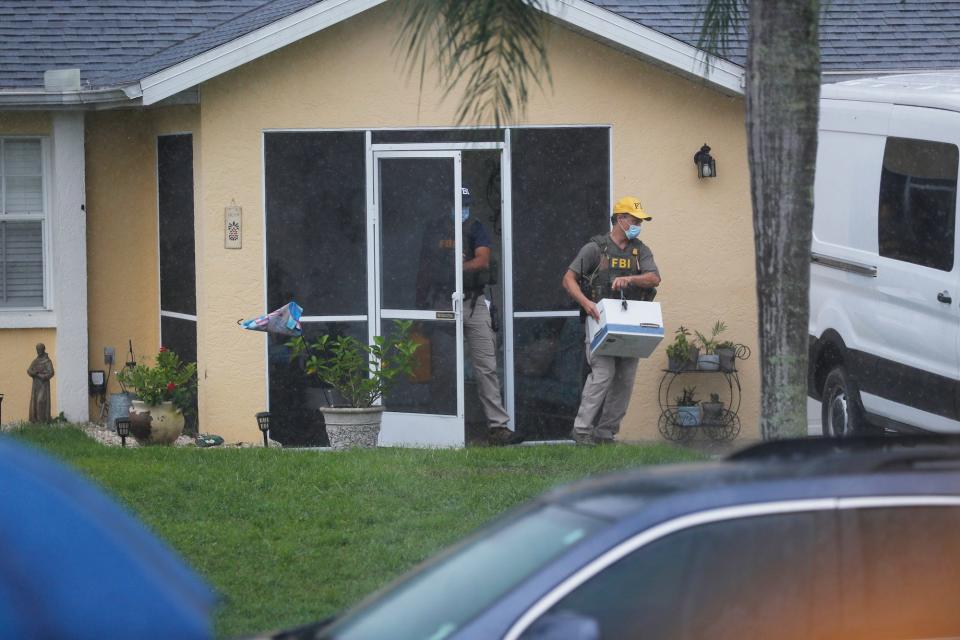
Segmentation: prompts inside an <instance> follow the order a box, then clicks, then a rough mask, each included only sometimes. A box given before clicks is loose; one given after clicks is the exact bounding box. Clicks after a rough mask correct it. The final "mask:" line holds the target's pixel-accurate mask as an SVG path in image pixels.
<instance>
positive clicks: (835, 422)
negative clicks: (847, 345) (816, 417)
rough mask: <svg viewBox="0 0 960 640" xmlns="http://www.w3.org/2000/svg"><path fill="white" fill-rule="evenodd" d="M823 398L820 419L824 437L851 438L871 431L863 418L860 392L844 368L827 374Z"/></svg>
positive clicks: (835, 368)
mask: <svg viewBox="0 0 960 640" xmlns="http://www.w3.org/2000/svg"><path fill="white" fill-rule="evenodd" d="M822 398H823V402H822V405H821V411H820V417H821V421H822V423H823V435H824V436H830V437H834V438H849V437H850V436H853V435H858V434H862V433H866V432H868V431H870V430H871V428H870V425H869V424H868V423H867V420H866V418H864V416H863V405H861V404H860V392H859V391H858V390H857V388H856V386H855V385H854V384H853V383H852V382H851V381H850V377H849V375H848V374H847V370H846V369H844V368H843V367H842V366H840V367H834V368H833V369H831V370H830V373H828V374H827V379H826V381H825V382H824V383H823V395H822Z"/></svg>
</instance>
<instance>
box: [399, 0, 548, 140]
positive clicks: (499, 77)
mask: <svg viewBox="0 0 960 640" xmlns="http://www.w3.org/2000/svg"><path fill="white" fill-rule="evenodd" d="M545 1H546V0H469V1H465V0H403V2H401V3H400V8H401V11H402V12H403V17H402V19H401V21H400V25H401V26H400V36H399V38H398V40H397V48H400V49H402V50H403V51H404V55H405V60H406V65H407V71H408V73H413V72H415V71H419V75H420V89H421V91H422V90H423V82H424V77H425V72H426V70H427V69H428V68H430V67H435V68H436V69H437V72H438V76H439V81H440V84H441V87H443V89H444V93H443V97H444V99H446V98H448V97H449V96H450V95H451V93H452V92H453V91H454V90H455V89H456V88H458V87H460V86H463V95H462V98H461V102H460V104H459V105H458V107H457V116H456V117H457V123H458V124H463V123H466V122H473V123H477V124H479V123H483V122H493V123H494V124H495V125H496V126H498V127H499V126H501V125H502V124H504V123H507V122H512V121H516V120H518V119H520V118H522V117H523V115H524V112H525V109H526V105H527V101H528V99H529V95H530V94H529V89H528V87H529V86H530V85H531V84H533V85H536V86H537V87H539V88H541V89H543V87H544V81H546V82H547V84H552V79H551V77H550V67H549V64H548V62H547V50H546V42H545V41H546V29H547V24H548V22H547V20H546V17H545V14H544V13H543V12H542V11H541V9H542V7H543V4H544V2H545ZM431 61H432V63H431Z"/></svg>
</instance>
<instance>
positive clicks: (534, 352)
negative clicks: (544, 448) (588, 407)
mask: <svg viewBox="0 0 960 640" xmlns="http://www.w3.org/2000/svg"><path fill="white" fill-rule="evenodd" d="M513 327H514V336H515V343H514V359H513V361H514V375H515V378H514V398H515V399H516V402H515V406H516V414H517V424H518V425H520V428H521V429H522V430H523V435H524V436H526V437H527V439H528V440H557V439H562V438H566V437H567V436H568V434H569V433H570V430H571V429H572V428H573V419H574V418H575V417H576V415H577V409H578V408H579V406H580V389H581V388H582V387H583V380H584V374H585V372H586V370H585V362H584V361H585V359H586V355H585V354H584V344H583V325H581V324H580V320H579V318H571V317H559V318H515V319H514V321H513Z"/></svg>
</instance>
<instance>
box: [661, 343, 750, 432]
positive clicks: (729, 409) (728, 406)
mask: <svg viewBox="0 0 960 640" xmlns="http://www.w3.org/2000/svg"><path fill="white" fill-rule="evenodd" d="M749 357H750V350H749V348H747V347H746V346H744V345H737V360H746V359H747V358H749ZM737 360H734V362H736V361H737ZM687 375H691V376H703V375H714V376H716V375H719V376H723V378H724V380H725V381H726V383H727V396H726V402H725V403H724V406H723V408H722V409H721V411H720V415H719V416H715V417H703V419H702V420H701V421H700V424H697V425H690V424H686V420H685V419H684V418H681V416H680V412H679V411H678V410H677V405H676V404H673V403H672V401H671V398H673V395H672V389H673V383H674V382H675V381H676V379H677V378H678V377H680V376H687ZM740 400H741V388H740V376H739V375H738V374H737V369H736V367H734V368H733V369H731V370H729V371H724V370H719V371H707V370H704V369H680V370H673V369H664V370H663V376H662V377H661V378H660V387H659V389H658V390H657V402H658V404H659V406H660V420H659V421H658V424H657V427H658V429H659V430H660V434H661V435H662V436H663V437H664V438H666V439H667V440H672V441H674V442H685V441H687V440H690V439H691V438H693V437H694V436H695V435H696V434H697V432H698V431H700V432H702V433H703V434H704V435H706V436H707V437H708V438H710V439H711V440H717V441H725V440H733V439H734V438H736V437H737V435H739V433H740V416H739V415H737V414H738V412H739V411H740Z"/></svg>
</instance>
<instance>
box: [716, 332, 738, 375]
mask: <svg viewBox="0 0 960 640" xmlns="http://www.w3.org/2000/svg"><path fill="white" fill-rule="evenodd" d="M715 352H716V354H717V356H718V357H719V358H720V370H721V371H726V372H728V373H729V372H730V371H733V370H734V369H735V368H736V364H737V345H735V344H734V343H732V342H730V341H729V340H724V341H723V342H719V343H717V348H716V350H715Z"/></svg>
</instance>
